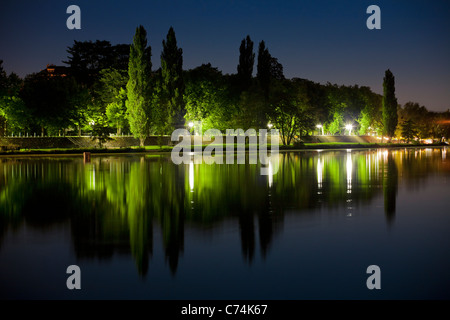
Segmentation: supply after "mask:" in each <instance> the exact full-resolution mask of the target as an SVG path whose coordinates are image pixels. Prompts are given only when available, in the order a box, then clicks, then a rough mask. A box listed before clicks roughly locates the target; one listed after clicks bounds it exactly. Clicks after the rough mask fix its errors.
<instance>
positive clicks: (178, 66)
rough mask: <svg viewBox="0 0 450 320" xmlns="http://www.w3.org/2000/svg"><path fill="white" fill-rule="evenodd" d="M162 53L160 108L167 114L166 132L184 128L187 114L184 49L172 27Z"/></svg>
mask: <svg viewBox="0 0 450 320" xmlns="http://www.w3.org/2000/svg"><path fill="white" fill-rule="evenodd" d="M162 45H163V51H162V53H161V76H162V82H161V88H162V92H161V93H162V99H161V100H162V103H161V105H160V108H163V109H164V110H165V113H166V114H167V121H166V132H167V133H170V132H171V131H172V130H174V129H178V128H183V127H184V125H185V119H184V116H185V114H186V109H185V103H184V99H183V94H184V81H183V50H182V49H181V48H178V46H177V39H176V37H175V31H174V30H173V28H172V27H170V29H169V32H168V33H167V38H166V40H163V43H162Z"/></svg>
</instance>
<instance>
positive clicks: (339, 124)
mask: <svg viewBox="0 0 450 320" xmlns="http://www.w3.org/2000/svg"><path fill="white" fill-rule="evenodd" d="M343 128H344V116H343V115H342V111H340V110H335V111H334V113H333V121H332V122H331V123H330V124H329V125H328V126H327V129H328V131H329V132H330V133H331V134H333V135H334V134H341V133H342V129H343Z"/></svg>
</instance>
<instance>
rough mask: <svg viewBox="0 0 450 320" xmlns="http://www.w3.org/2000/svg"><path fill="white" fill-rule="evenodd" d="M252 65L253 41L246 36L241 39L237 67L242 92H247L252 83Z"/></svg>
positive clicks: (253, 55) (253, 60)
mask: <svg viewBox="0 0 450 320" xmlns="http://www.w3.org/2000/svg"><path fill="white" fill-rule="evenodd" d="M254 63H255V54H254V53H253V41H252V40H251V39H250V36H249V35H247V37H246V38H245V39H242V41H241V46H240V47H239V64H238V66H237V73H238V78H239V81H240V85H241V89H242V90H247V89H248V88H249V87H250V85H251V83H252V74H253V65H254Z"/></svg>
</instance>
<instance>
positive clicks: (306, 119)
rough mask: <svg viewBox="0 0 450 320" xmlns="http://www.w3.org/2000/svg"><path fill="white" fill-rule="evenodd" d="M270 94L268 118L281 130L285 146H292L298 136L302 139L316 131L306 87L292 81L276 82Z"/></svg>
mask: <svg viewBox="0 0 450 320" xmlns="http://www.w3.org/2000/svg"><path fill="white" fill-rule="evenodd" d="M270 92H271V94H270V106H271V111H270V113H269V114H268V116H269V120H270V122H271V123H272V124H273V125H274V128H275V129H278V130H279V132H280V138H281V141H282V143H283V145H290V144H291V142H292V140H293V139H294V137H295V136H296V135H298V136H299V138H301V137H302V135H304V134H308V133H309V132H310V131H312V130H314V127H315V121H314V119H313V115H312V112H311V110H310V105H309V97H308V95H307V91H306V87H305V86H304V85H301V84H298V83H296V82H295V81H291V80H279V81H274V82H272V89H271V91H270Z"/></svg>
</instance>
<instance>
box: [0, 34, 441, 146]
mask: <svg viewBox="0 0 450 320" xmlns="http://www.w3.org/2000/svg"><path fill="white" fill-rule="evenodd" d="M162 44H163V49H162V52H161V53H160V62H161V67H160V68H158V69H157V70H153V69H152V49H151V46H150V45H149V44H148V41H147V32H146V30H145V28H144V27H143V26H139V27H137V28H136V32H135V35H134V38H133V42H132V44H131V45H129V44H117V45H111V43H110V42H109V41H100V40H97V41H95V42H93V41H82V42H80V41H74V44H73V45H72V46H71V47H69V48H68V49H67V53H68V59H67V61H63V62H64V63H65V64H67V65H68V72H67V74H65V76H53V77H50V76H49V75H48V73H46V72H45V70H43V71H41V72H37V73H32V74H29V75H27V76H25V78H24V79H21V78H20V77H18V76H17V75H16V74H14V73H11V74H10V75H7V74H6V72H5V71H4V70H3V66H2V62H3V61H1V60H0V135H1V136H4V135H11V134H14V133H16V135H17V133H19V132H22V133H25V132H28V133H30V134H32V133H37V134H38V135H49V134H51V135H81V134H82V133H89V134H92V135H94V136H106V135H109V134H110V133H117V134H121V133H123V132H131V133H132V134H133V135H134V136H135V137H136V138H139V140H140V144H141V145H143V144H144V141H145V139H146V137H147V136H149V135H158V136H163V135H167V134H170V133H171V132H172V131H173V130H174V129H177V128H187V124H188V123H189V122H193V121H201V122H202V129H203V130H207V129H211V128H215V129H218V130H221V131H224V130H225V129H227V128H235V129H237V128H241V129H243V130H247V129H250V128H253V129H256V130H258V129H261V128H267V127H268V126H269V127H274V128H276V129H278V130H279V131H280V134H281V139H282V142H283V144H285V145H289V144H291V143H292V142H293V141H296V140H301V139H302V138H303V137H304V136H307V135H312V134H322V133H325V134H330V135H340V134H348V132H347V131H346V127H347V128H348V126H350V125H351V128H353V130H354V131H353V132H356V133H357V134H359V135H378V136H380V135H384V136H387V137H388V138H389V139H390V138H392V137H398V138H400V137H401V138H403V139H404V140H406V141H411V140H413V139H425V138H434V139H441V138H442V137H445V138H448V137H449V133H450V124H449V119H450V111H449V110H447V112H441V113H437V112H430V111H428V110H427V109H426V107H424V106H420V105H419V104H418V103H414V102H408V103H406V104H405V105H403V106H401V105H399V104H398V103H397V99H396V97H395V79H394V75H393V74H392V72H391V71H390V70H386V72H385V77H384V79H383V94H382V95H380V94H376V93H374V92H373V91H372V90H371V89H370V88H369V87H365V86H358V85H354V86H344V85H337V84H331V83H326V84H320V83H316V82H313V81H310V80H307V79H301V78H292V79H287V78H286V77H285V76H284V73H283V65H282V64H281V63H280V62H279V61H278V59H277V58H275V57H274V56H272V54H271V53H270V51H269V48H268V47H267V46H266V44H265V42H264V41H260V42H259V45H258V48H257V50H256V48H254V42H253V41H252V39H251V38H250V36H248V35H247V36H246V37H245V38H244V39H242V41H241V43H240V46H239V61H238V64H237V68H236V71H237V72H236V73H234V74H223V73H222V72H221V71H220V70H218V68H216V67H213V66H212V65H211V64H210V63H208V64H202V65H201V66H198V67H196V68H193V69H189V70H184V69H183V50H182V49H181V48H179V47H178V45H177V40H176V35H175V31H174V29H173V28H172V27H171V28H170V29H169V31H168V33H167V36H166V38H165V39H164V40H163V41H162ZM255 51H257V55H256V53H255ZM255 71H256V72H255ZM254 74H256V75H255V76H254Z"/></svg>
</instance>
